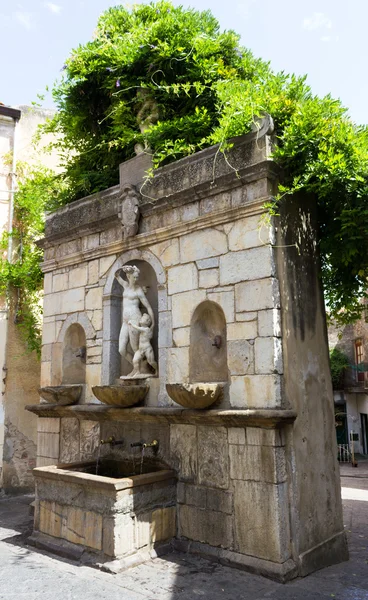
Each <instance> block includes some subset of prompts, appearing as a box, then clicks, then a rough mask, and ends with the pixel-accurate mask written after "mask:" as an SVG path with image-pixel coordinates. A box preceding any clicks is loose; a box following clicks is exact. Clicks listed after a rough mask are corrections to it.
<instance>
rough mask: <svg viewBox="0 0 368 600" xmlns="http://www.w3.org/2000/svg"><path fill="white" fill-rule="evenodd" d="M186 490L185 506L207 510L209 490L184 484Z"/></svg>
mask: <svg viewBox="0 0 368 600" xmlns="http://www.w3.org/2000/svg"><path fill="white" fill-rule="evenodd" d="M182 485H183V486H184V489H185V502H184V503H185V504H190V505H191V506H198V507H199V508H206V504H207V488H205V487H200V486H198V485H190V484H188V483H183V484H182Z"/></svg>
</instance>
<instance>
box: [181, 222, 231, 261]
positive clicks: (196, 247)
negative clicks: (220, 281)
mask: <svg viewBox="0 0 368 600" xmlns="http://www.w3.org/2000/svg"><path fill="white" fill-rule="evenodd" d="M225 252H227V240H226V235H225V234H224V233H222V232H221V231H218V230H217V229H204V230H202V231H196V232H194V233H189V234H188V235H186V236H184V237H181V238H180V261H181V262H182V263H186V262H191V261H193V260H201V259H203V258H213V257H214V256H218V255H219V254H225Z"/></svg>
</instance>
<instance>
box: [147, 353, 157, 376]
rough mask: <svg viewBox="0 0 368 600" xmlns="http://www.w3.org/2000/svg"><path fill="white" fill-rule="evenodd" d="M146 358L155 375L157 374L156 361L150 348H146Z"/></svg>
mask: <svg viewBox="0 0 368 600" xmlns="http://www.w3.org/2000/svg"><path fill="white" fill-rule="evenodd" d="M146 359H147V362H148V364H149V365H150V366H151V367H152V369H153V370H154V371H155V375H156V374H157V362H156V360H155V355H154V352H153V349H152V348H148V349H147V350H146Z"/></svg>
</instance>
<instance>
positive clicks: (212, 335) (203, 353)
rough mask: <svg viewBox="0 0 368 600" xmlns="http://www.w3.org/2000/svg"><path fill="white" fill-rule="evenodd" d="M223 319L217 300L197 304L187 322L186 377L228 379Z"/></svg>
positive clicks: (214, 380)
mask: <svg viewBox="0 0 368 600" xmlns="http://www.w3.org/2000/svg"><path fill="white" fill-rule="evenodd" d="M227 378H228V369H227V347H226V319H225V315H224V312H223V310H222V308H221V306H219V305H218V304H216V302H211V301H209V300H206V301H205V302H202V303H201V304H199V305H198V306H197V308H196V309H195V311H194V314H193V317H192V321H191V325H190V349H189V381H190V382H193V383H195V382H197V383H199V382H201V383H202V382H204V383H209V382H218V381H227Z"/></svg>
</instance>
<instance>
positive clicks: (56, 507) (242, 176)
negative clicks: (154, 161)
mask: <svg viewBox="0 0 368 600" xmlns="http://www.w3.org/2000/svg"><path fill="white" fill-rule="evenodd" d="M272 135H273V131H272V120H271V119H269V118H265V119H264V121H263V123H262V124H261V126H260V127H259V128H257V131H255V132H253V133H250V134H247V135H245V136H242V137H239V138H235V139H234V140H233V141H232V142H233V146H232V148H231V150H229V151H228V154H227V157H226V160H225V158H224V157H223V156H222V154H221V153H219V152H218V147H213V148H208V149H206V150H203V151H202V152H199V153H197V154H195V155H193V156H190V157H187V158H184V159H182V160H179V161H177V162H176V163H173V164H171V165H167V166H165V167H163V168H161V169H159V170H158V171H157V172H156V174H155V176H154V178H153V179H150V180H147V181H146V180H145V178H144V177H145V172H146V171H147V169H149V167H150V162H151V161H150V156H149V154H147V153H145V152H143V153H141V154H139V155H138V156H137V157H136V158H134V159H132V160H130V161H127V162H125V163H123V164H122V165H121V166H120V185H119V186H115V187H113V188H110V189H108V190H105V191H104V192H100V193H98V194H95V195H93V196H89V197H87V198H83V199H81V200H78V201H76V202H74V203H72V204H70V205H68V206H66V207H64V208H61V209H59V210H58V211H57V212H56V213H53V214H50V215H48V217H47V220H46V233H45V239H44V241H43V247H44V251H45V257H44V263H43V270H44V273H45V299H44V328H43V335H44V345H43V354H42V381H41V386H42V389H45V388H48V389H49V388H50V387H51V388H58V387H59V386H63V385H64V386H65V385H79V386H82V393H81V396H80V398H79V400H78V401H77V403H76V404H72V405H69V406H65V405H63V404H62V403H61V402H53V401H52V402H51V403H50V402H49V403H46V404H45V403H40V404H39V405H35V406H29V407H28V409H29V410H31V411H32V412H34V413H36V414H37V415H38V417H39V419H38V430H39V441H38V467H37V468H36V469H35V471H34V473H35V481H36V516H35V531H34V534H33V540H34V543H37V544H38V545H42V546H43V547H46V548H49V549H51V550H52V551H59V552H62V553H64V554H65V553H69V554H72V555H73V553H74V555H78V556H81V557H86V559H87V558H88V560H90V561H92V562H94V563H95V564H105V566H106V565H110V566H109V567H106V568H110V570H113V571H114V570H118V569H120V568H125V567H126V566H128V565H129V564H133V563H134V562H137V561H138V562H139V561H140V560H145V559H147V557H148V556H152V555H154V554H155V553H156V554H157V553H160V552H161V553H162V552H166V551H168V550H169V549H170V548H176V549H177V550H183V551H190V552H194V553H198V554H200V555H202V556H209V557H211V558H215V559H217V560H220V561H223V562H224V561H225V562H226V563H227V564H230V565H234V566H236V567H242V568H245V569H248V570H251V571H253V572H257V573H260V574H263V575H266V576H268V577H272V578H274V579H277V580H279V581H287V580H289V579H291V578H293V577H296V576H298V575H302V576H304V575H307V574H308V573H310V572H312V571H314V570H316V569H318V568H321V567H323V566H326V565H328V564H332V563H335V562H339V561H341V560H346V559H347V546H346V539H345V533H344V530H343V525H342V511H341V497H340V484H339V474H338V466H337V461H336V456H337V453H336V438H335V430H334V414H333V399H332V388H331V383H330V373H329V357H328V347H327V336H326V325H325V313H324V303H323V296H322V292H321V287H320V277H319V262H318V254H317V250H316V226H315V203H314V199H313V198H303V197H299V196H298V197H295V198H293V199H291V200H290V201H289V202H288V203H285V205H282V207H281V209H280V210H281V214H280V216H279V217H278V218H277V219H274V220H272V221H267V220H265V219H262V216H263V215H264V210H265V209H264V205H265V203H266V202H267V201H268V200H270V198H272V196H273V194H274V193H275V191H276V187H277V182H278V178H279V172H278V168H277V166H276V164H275V163H274V162H273V160H272V158H271V147H272ZM55 289H57V290H58V291H53V290H55ZM82 347H85V348H86V353H85V357H84V359H83V357H82V355H81V352H80V348H82ZM44 397H45V396H44ZM101 439H103V440H109V439H115V440H123V441H124V443H123V444H121V445H119V447H115V446H114V444H103V445H101V443H100V442H101ZM152 440H154V441H158V442H159V446H158V452H157V454H156V455H155V454H154V453H153V451H152V449H150V448H149V444H150V443H151V441H152ZM144 444H148V447H146V448H145V449H144V448H143V446H144ZM143 450H144V452H143ZM142 457H143V465H144V466H143V470H142V473H141V472H140V468H141V461H142ZM101 460H102V461H105V462H103V463H100V462H99V461H101ZM106 461H107V462H106ZM145 461H146V462H145ZM100 464H104V465H105V466H106V465H110V466H109V467H108V468H107V467H106V468H107V470H103V471H102V472H101V470H100V467H99V465H100ZM111 464H113V467H114V468H113V469H111V468H110V467H111ZM119 465H120V466H119ZM137 465H139V470H138V471H137V468H138V467H137ZM146 467H147V468H146ZM101 468H102V467H101ZM103 469H105V467H103ZM96 470H97V474H96ZM75 498H77V499H78V500H74V499H75ZM152 553H153V554H152Z"/></svg>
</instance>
